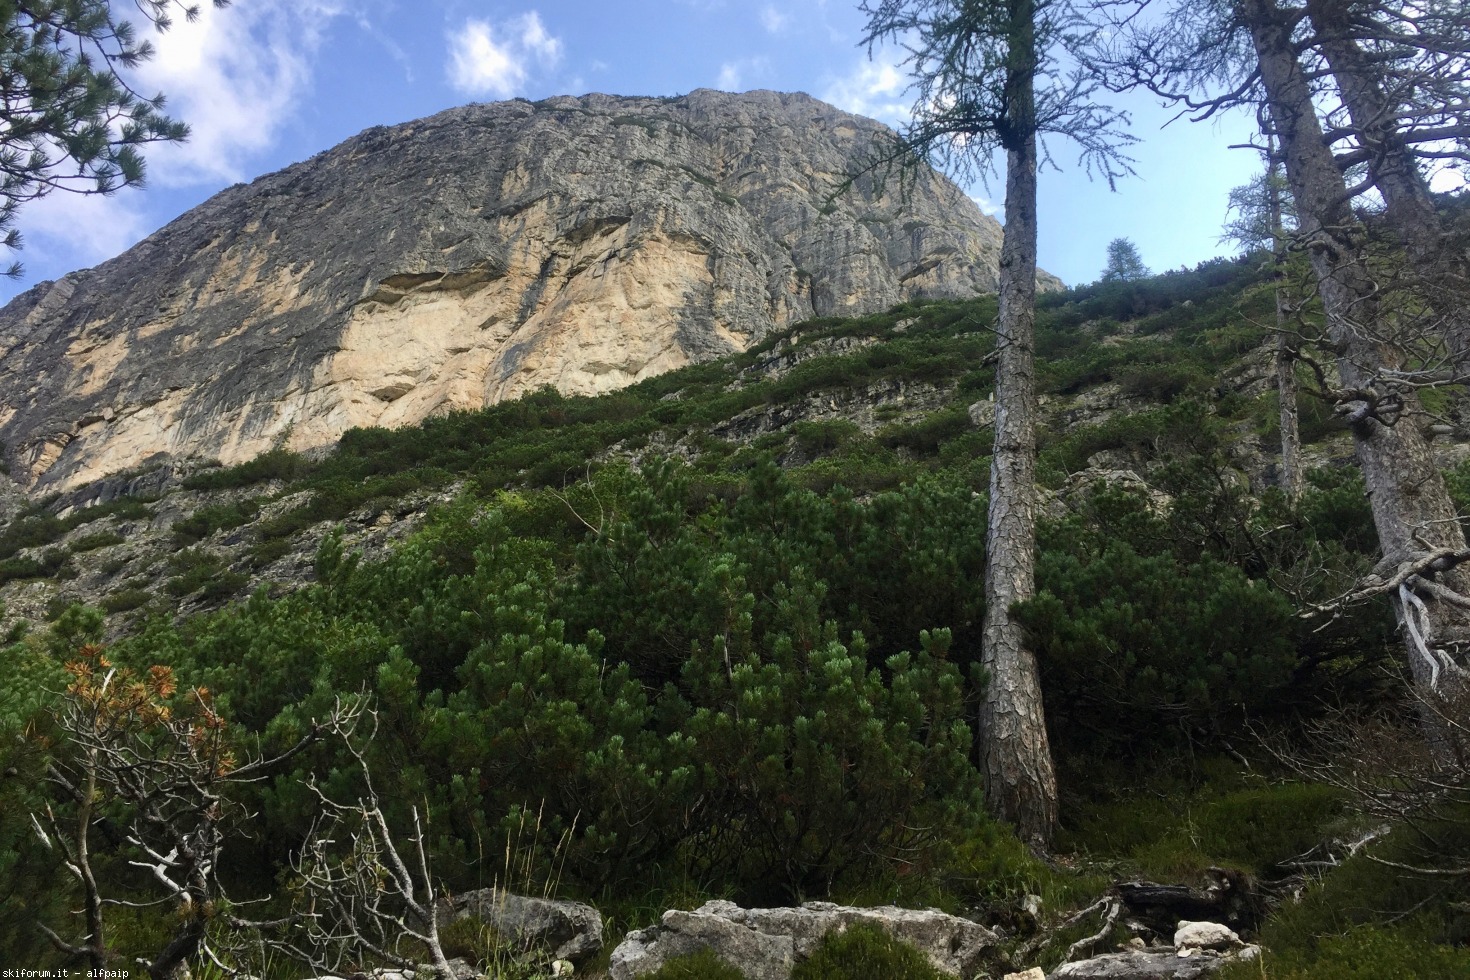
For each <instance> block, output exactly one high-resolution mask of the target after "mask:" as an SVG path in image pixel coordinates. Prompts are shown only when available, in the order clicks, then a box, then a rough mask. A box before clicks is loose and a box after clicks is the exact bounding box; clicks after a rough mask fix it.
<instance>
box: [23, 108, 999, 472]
mask: <svg viewBox="0 0 1470 980" xmlns="http://www.w3.org/2000/svg"><path fill="white" fill-rule="evenodd" d="M884 132H885V130H884V129H883V127H882V126H881V125H880V124H878V123H876V122H873V121H872V120H869V119H865V118H862V117H860V116H855V115H852V114H850V113H846V112H842V111H841V110H838V109H835V108H833V107H832V106H829V105H826V104H824V103H822V102H819V101H817V100H816V99H813V98H811V97H809V96H806V95H801V94H785V93H777V92H750V93H745V94H742V95H731V94H726V93H721V92H714V91H709V90H699V91H695V92H692V93H690V94H689V95H686V96H682V97H679V98H625V97H618V96H611V95H598V94H593V95H586V96H582V97H580V98H572V97H558V98H552V99H547V100H544V101H541V102H537V103H532V102H527V101H523V100H514V101H510V102H499V103H493V104H482V105H469V106H464V107H461V108H457V109H451V110H448V111H446V112H442V113H439V114H438V115H435V116H431V117H429V118H426V119H420V120H416V121H414V122H409V123H404V124H402V125H398V126H391V127H374V128H372V129H369V130H366V131H364V132H363V133H360V134H359V135H357V136H355V137H353V138H351V139H349V140H347V141H346V142H344V143H342V144H341V145H339V146H337V147H335V148H334V149H331V150H329V151H327V152H325V153H322V154H319V155H317V156H316V157H313V158H312V159H310V160H308V161H305V162H303V163H299V164H296V165H293V166H291V167H287V168H286V169H284V170H281V171H279V172H277V173H273V174H268V175H266V176H264V177H261V178H259V179H258V180H256V181H254V182H253V183H251V184H249V185H236V186H235V187H232V188H229V189H228V190H225V191H223V192H222V193H220V194H218V195H216V196H215V197H214V198H212V199H211V200H209V201H207V202H206V203H204V204H202V205H200V206H199V207H197V208H195V209H194V210H192V211H190V212H188V213H187V214H184V215H183V216H181V217H180V218H178V219H177V220H175V221H173V222H172V223H170V224H169V225H167V226H166V227H164V228H163V229H161V230H160V231H158V232H156V233H155V234H153V235H151V236H150V237H148V238H147V239H145V240H144V241H142V242H140V243H139V244H138V245H136V246H135V247H133V248H132V249H130V250H128V251H127V252H126V253H124V254H123V255H121V256H119V257H117V258H115V259H112V260H110V261H108V262H105V263H103V264H102V265H99V266H97V267H96V268H93V269H90V270H86V271H83V272H78V273H73V274H71V275H68V276H66V277H65V278H63V279H62V280H60V281H58V282H50V283H42V284H41V285H38V286H36V287H35V288H34V289H32V290H30V291H29V292H27V293H25V294H24V295H22V296H20V297H18V298H17V299H15V300H14V301H13V302H12V303H10V304H9V305H8V306H7V307H5V308H4V309H3V310H0V442H3V443H4V446H5V453H6V458H7V462H8V463H9V464H10V472H11V475H12V478H14V479H15V480H17V481H18V482H19V483H20V484H21V485H22V486H23V487H26V488H29V489H48V490H49V489H60V488H66V487H70V486H75V485H77V484H80V483H83V482H86V481H89V480H92V479H95V478H98V477H100V476H103V475H105V474H108V473H112V472H116V471H119V470H126V469H130V468H135V467H138V466H141V465H146V464H148V463H150V462H155V461H161V460H163V459H167V458H171V459H175V460H178V459H190V458H194V459H219V460H221V461H222V462H225V463H236V462H240V461H243V460H245V459H249V458H251V457H253V456H255V455H257V454H259V453H261V452H263V451H265V450H268V449H270V448H273V447H276V446H285V447H287V448H290V449H295V450H302V449H308V448H312V447H317V446H323V445H327V444H330V443H332V442H334V441H335V440H336V439H337V438H338V437H339V436H340V435H341V434H342V433H343V432H344V431H345V430H347V429H348V428H351V427H354V426H387V427H395V426H400V425H406V424H411V423H414V422H418V421H420V420H422V419H424V418H426V417H429V416H432V415H435V414H442V413H445V412H449V411H453V410H458V409H476V408H480V407H482V406H484V405H488V404H493V403H495V402H497V401H500V400H502V399H505V398H509V397H514V396H516V395H518V394H520V393H522V392H525V391H527V390H530V389H534V388H536V387H539V386H541V385H545V384H552V385H555V386H556V387H557V388H559V389H561V390H562V391H563V392H567V393H576V394H585V393H595V392H600V391H606V390H611V389H613V388H617V387H620V386H623V385H627V384H630V383H633V382H636V381H638V380H641V379H643V378H646V377H649V376H652V375H654V374H658V373H660V372H663V371H666V370H668V369H671V368H674V367H678V366H681V365H684V364H687V363H690V362H693V361H699V360H704V359H708V358H711V357H716V356H719V355H722V354H726V353H729V352H732V351H737V350H741V349H744V348H745V347H748V346H749V345H751V344H752V343H754V342H756V341H758V340H759V339H760V338H762V337H763V336H765V335H766V334H767V333H769V332H770V331H772V330H776V329H779V328H782V327H785V326H787V325H789V324H791V323H794V322H797V321H800V320H803V319H806V318H810V317H812V316H814V315H817V316H820V315H829V314H833V315H836V314H854V313H863V312H868V311H873V310H878V309H883V308H886V307H887V306H890V305H891V304H893V303H895V302H898V301H900V300H904V299H909V298H917V297H959V296H968V295H973V294H974V293H976V292H979V291H988V290H992V289H993V288H994V286H995V280H996V261H997V256H998V254H999V247H1000V236H1001V232H1000V227H999V225H998V224H996V222H995V221H993V220H991V219H990V218H988V217H986V216H985V215H983V214H982V213H981V212H980V211H979V209H978V208H977V207H976V205H975V204H974V202H973V201H971V200H970V199H969V198H968V197H967V196H966V195H965V194H964V193H963V192H962V191H961V190H960V189H959V188H957V187H956V186H955V185H954V184H952V183H950V182H949V181H948V180H946V179H945V178H943V177H942V176H939V175H937V174H934V173H932V172H927V171H926V172H924V173H922V174H919V175H918V176H917V178H916V179H915V180H914V181H912V183H911V186H909V187H907V188H906V189H905V190H903V191H901V190H900V188H899V187H898V186H897V185H896V184H895V183H890V184H889V185H887V186H879V185H878V183H877V182H875V181H872V180H869V179H861V180H858V181H857V182H856V183H855V185H854V186H853V187H852V188H851V189H850V190H849V191H848V192H847V193H844V194H840V195H834V190H835V189H836V187H837V185H838V184H839V182H840V181H841V180H842V178H843V176H844V175H845V174H847V173H849V172H852V171H853V170H854V169H856V168H857V167H858V165H859V164H860V163H861V161H862V160H863V159H865V156H866V154H868V153H869V152H870V150H871V148H872V146H873V143H874V141H875V139H878V138H880V137H881V136H882V135H883V133H884Z"/></svg>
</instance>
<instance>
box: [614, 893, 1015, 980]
mask: <svg viewBox="0 0 1470 980" xmlns="http://www.w3.org/2000/svg"><path fill="white" fill-rule="evenodd" d="M859 923H861V924H866V925H873V926H877V927H878V928H880V929H882V930H883V931H885V932H887V933H888V934H889V935H891V936H893V937H895V938H897V939H900V940H902V941H904V942H906V943H909V944H910V945H912V946H914V947H916V948H917V949H919V950H920V951H921V952H922V953H924V954H925V955H926V956H927V957H928V958H929V960H930V962H932V963H933V964H934V966H935V967H936V968H938V969H940V970H943V971H945V972H946V973H950V974H952V975H955V976H961V977H971V976H974V975H975V972H976V971H977V970H979V969H980V965H981V958H982V956H983V955H984V953H985V951H986V950H987V949H988V948H990V947H991V946H993V945H995V943H996V942H997V941H998V939H997V937H996V935H995V933H993V932H991V931H990V930H989V929H986V928H985V927H984V926H981V925H977V924H976V923H974V922H970V921H969V920H968V919H961V918H957V917H955V916H952V915H946V914H945V913H943V912H938V911H934V910H932V909H928V910H915V909H901V908H896V907H893V906H884V907H881V908H852V907H849V906H842V905H833V904H831V903H829V902H807V903H806V904H804V905H802V906H801V907H799V908H778V909H745V908H741V907H740V906H738V905H735V904H734V903H733V902H725V901H715V902H707V903H705V904H704V905H702V906H700V907H699V908H698V909H695V910H694V911H693V912H683V911H670V912H665V913H664V915H663V920H662V922H661V923H660V924H659V925H656V926H650V927H649V928H647V929H639V930H636V931H634V932H630V933H629V934H628V936H627V938H626V939H624V940H623V941H622V943H620V944H619V945H618V947H617V949H615V950H613V954H612V959H611V961H610V962H609V964H608V976H609V977H611V978H612V980H634V978H636V977H641V976H644V975H645V974H648V973H652V972H653V971H655V970H657V969H658V968H659V967H661V966H663V965H664V964H665V963H667V962H669V961H670V960H672V959H675V958H677V957H680V956H687V955H689V954H691V953H697V952H699V951H700V950H702V949H709V950H712V951H713V952H714V953H715V954H716V955H717V956H719V957H720V958H721V959H723V960H725V961H726V962H728V963H731V964H733V965H735V966H737V967H738V968H739V969H740V970H741V971H742V972H743V973H744V974H745V976H746V977H747V978H749V980H788V978H789V977H790V976H791V971H792V969H793V968H794V967H795V966H796V964H797V963H799V962H800V961H802V960H804V959H806V958H807V957H809V956H810V955H811V954H812V952H813V951H814V950H815V949H816V947H817V944H818V943H820V942H821V941H822V937H823V936H825V935H826V934H827V933H828V932H831V931H833V930H843V929H846V928H848V927H850V926H853V925H857V924H859Z"/></svg>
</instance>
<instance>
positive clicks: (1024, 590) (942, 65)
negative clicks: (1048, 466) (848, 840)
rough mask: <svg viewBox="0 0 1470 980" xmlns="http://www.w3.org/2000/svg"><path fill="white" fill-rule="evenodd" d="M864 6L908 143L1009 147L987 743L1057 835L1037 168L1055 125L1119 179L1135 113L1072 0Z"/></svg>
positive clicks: (1019, 795)
mask: <svg viewBox="0 0 1470 980" xmlns="http://www.w3.org/2000/svg"><path fill="white" fill-rule="evenodd" d="M860 9H861V10H862V11H863V12H864V13H866V14H867V15H868V25H867V35H866V38H865V40H866V43H867V44H868V45H869V46H870V48H871V47H872V46H874V45H877V44H879V43H880V42H882V41H884V40H886V39H896V38H902V39H904V40H905V43H906V44H907V45H908V50H909V52H910V55H909V59H908V62H907V63H908V65H909V68H910V71H911V73H912V75H913V78H914V86H913V88H914V90H915V92H916V94H917V99H916V102H915V111H914V122H913V123H912V125H910V126H909V127H908V129H907V130H906V132H905V133H904V134H903V137H902V141H903V146H904V148H906V149H908V150H910V151H912V152H916V153H919V154H923V155H928V156H931V157H934V158H936V159H937V160H938V161H939V162H941V163H949V164H957V165H958V166H959V168H960V170H961V171H962V172H964V171H969V172H971V173H973V172H974V171H975V170H977V169H978V170H980V171H981V172H985V171H987V170H988V167H989V161H990V154H991V153H992V152H993V151H996V150H999V151H1002V152H1003V153H1004V154H1005V179H1006V195H1005V215H1006V220H1005V235H1004V239H1003V241H1002V244H1001V254H1000V289H999V292H1000V315H999V320H998V323H997V328H996V333H997V337H996V346H997V354H998V360H997V368H996V390H995V401H996V415H995V450H994V453H993V455H992V462H991V471H990V474H991V475H990V518H989V530H988V532H987V535H986V575H985V600H986V612H985V627H984V641H983V649H982V655H981V660H982V664H983V666H984V668H985V671H986V685H985V693H984V696H983V698H982V701H981V708H980V719H979V720H980V742H981V749H980V751H981V754H982V757H983V766H982V769H983V771H984V773H985V776H986V790H985V792H986V799H987V802H988V803H989V805H990V807H991V809H992V811H994V812H995V813H996V815H997V816H999V817H1000V818H1001V819H1004V820H1006V821H1009V822H1011V823H1013V824H1015V825H1016V827H1017V830H1018V831H1019V833H1020V835H1021V836H1022V838H1023V839H1025V840H1027V841H1029V842H1031V843H1032V844H1033V845H1036V846H1039V847H1045V846H1046V845H1047V844H1048V842H1049V841H1050V839H1051V835H1052V832H1053V829H1054V828H1055V825H1056V819H1057V798H1056V777H1055V774H1054V771H1053V767H1052V760H1051V749H1050V746H1049V744H1048V740H1047V733H1046V721H1045V717H1044V714H1043V711H1042V697H1041V686H1040V683H1039V681H1038V679H1037V670H1036V658H1035V656H1034V655H1033V653H1032V652H1031V650H1030V649H1028V647H1027V646H1026V642H1025V635H1024V630H1023V628H1022V626H1021V624H1020V623H1019V621H1017V620H1016V618H1015V617H1014V615H1013V613H1012V607H1013V606H1014V605H1015V604H1016V603H1019V602H1022V601H1024V600H1026V599H1029V598H1031V597H1032V596H1033V595H1034V594H1035V566H1036V476H1035V472H1036V408H1037V403H1036V399H1037V395H1036V373H1035V363H1034V362H1035V339H1034V338H1035V315H1036V309H1035V308H1036V247H1037V246H1036V235H1037V221H1036V172H1037V166H1038V163H1039V161H1040V159H1041V154H1042V153H1043V152H1044V147H1043V145H1042V143H1041V137H1042V136H1044V135H1045V134H1048V133H1055V134H1062V135H1066V136H1068V137H1070V138H1071V139H1073V140H1074V141H1076V142H1077V143H1078V145H1079V146H1080V147H1081V150H1082V158H1083V161H1084V163H1085V164H1086V165H1087V166H1088V168H1089V170H1095V171H1097V172H1100V173H1102V174H1103V175H1104V176H1105V177H1106V178H1107V179H1108V180H1109V182H1111V181H1112V180H1113V179H1114V178H1116V177H1118V176H1121V175H1122V174H1124V173H1126V172H1127V171H1128V167H1127V159H1126V158H1125V157H1123V156H1122V154H1121V152H1120V150H1119V147H1120V146H1121V145H1123V144H1124V143H1126V142H1127V137H1126V136H1125V135H1124V134H1123V133H1122V131H1121V129H1120V126H1121V125H1122V124H1123V123H1125V122H1126V117H1124V116H1123V115H1122V114H1121V113H1119V112H1117V111H1115V110H1113V109H1110V108H1108V107H1106V106H1103V105H1100V104H1099V103H1097V102H1096V101H1094V100H1093V98H1092V94H1093V88H1092V86H1091V84H1090V83H1089V82H1088V81H1087V80H1086V79H1085V78H1083V77H1082V76H1080V75H1067V74H1066V72H1065V71H1064V70H1063V69H1061V67H1060V66H1059V63H1058V61H1059V55H1060V54H1061V52H1062V51H1063V50H1064V48H1065V47H1066V45H1067V43H1068V40H1069V38H1070V36H1071V33H1072V31H1073V30H1074V28H1076V27H1077V26H1078V24H1079V21H1078V18H1077V16H1076V12H1075V10H1074V8H1073V6H1072V5H1071V4H1069V3H1066V2H1059V0H869V2H865V3H863V4H862V5H861V8H860Z"/></svg>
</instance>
